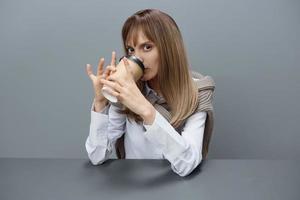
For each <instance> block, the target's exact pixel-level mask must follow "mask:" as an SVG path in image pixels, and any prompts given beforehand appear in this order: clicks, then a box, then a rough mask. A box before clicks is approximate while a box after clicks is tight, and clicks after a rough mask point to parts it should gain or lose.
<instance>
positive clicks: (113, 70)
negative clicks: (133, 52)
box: [106, 65, 117, 72]
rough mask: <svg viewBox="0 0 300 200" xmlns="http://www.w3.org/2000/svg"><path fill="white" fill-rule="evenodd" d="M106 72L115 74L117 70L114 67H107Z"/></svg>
mask: <svg viewBox="0 0 300 200" xmlns="http://www.w3.org/2000/svg"><path fill="white" fill-rule="evenodd" d="M106 70H109V71H112V72H116V71H117V68H116V67H115V66H112V65H109V66H107V67H106Z"/></svg>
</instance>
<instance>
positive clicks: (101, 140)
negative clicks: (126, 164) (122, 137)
mask: <svg viewBox="0 0 300 200" xmlns="http://www.w3.org/2000/svg"><path fill="white" fill-rule="evenodd" d="M94 103H95V102H94V101H93V104H92V108H91V123H90V130H89V135H88V137H87V139H86V142H85V148H86V151H87V154H88V157H89V159H90V161H91V162H92V164H93V165H98V164H102V163H103V162H104V161H105V160H107V159H108V158H109V157H110V155H111V154H112V151H113V149H112V146H111V144H110V143H109V141H108V136H107V127H108V112H109V108H110V104H108V105H106V106H105V107H104V108H103V109H102V110H101V111H100V112H95V110H94V106H95V105H94Z"/></svg>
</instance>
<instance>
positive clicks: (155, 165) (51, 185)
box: [0, 158, 300, 200]
mask: <svg viewBox="0 0 300 200" xmlns="http://www.w3.org/2000/svg"><path fill="white" fill-rule="evenodd" d="M299 164H300V161H299V160H298V161H292V160H206V161H205V162H203V163H202V164H201V165H200V166H199V167H198V168H196V170H195V171H194V172H193V173H192V174H191V175H189V176H187V177H180V176H178V175H177V174H175V173H174V172H172V171H171V168H170V166H169V163H168V161H166V160H108V161H107V162H106V163H105V164H103V165H98V166H93V165H92V164H91V163H90V162H89V161H88V160H84V159H14V158H0V199H1V200H15V199H18V200H19V199H22V200H27V199H28V200H35V199H37V200H47V199H49V200H50V199H51V200H52V199H57V200H58V199H63V200H68V199H72V200H76V199H80V200H89V199H97V200H99V199H105V200H107V199H122V200H126V199H130V200H133V199H151V200H153V199H171V200H175V199H181V200H182V199H186V200H190V199H197V200H200V199H205V200H208V199H218V200H221V199H222V200H224V199H230V200H234V199H243V200H247V199H251V200H254V199H255V200H259V199H263V200H267V199H272V200H276V199H280V200H283V199H284V200H288V199H295V200H299V199H300V172H299Z"/></svg>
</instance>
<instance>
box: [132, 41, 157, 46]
mask: <svg viewBox="0 0 300 200" xmlns="http://www.w3.org/2000/svg"><path fill="white" fill-rule="evenodd" d="M149 43H153V42H151V41H150V40H148V41H146V42H143V43H141V44H140V45H138V46H144V45H145V44H149ZM126 47H132V46H130V45H129V44H126Z"/></svg>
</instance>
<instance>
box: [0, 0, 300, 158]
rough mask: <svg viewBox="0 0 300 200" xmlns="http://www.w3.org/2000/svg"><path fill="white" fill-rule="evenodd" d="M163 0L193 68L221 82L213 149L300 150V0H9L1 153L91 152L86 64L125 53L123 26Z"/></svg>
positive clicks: (0, 23) (0, 46) (2, 11)
mask: <svg viewBox="0 0 300 200" xmlns="http://www.w3.org/2000/svg"><path fill="white" fill-rule="evenodd" d="M144 8H158V9H161V10H162V11H165V12H167V13H168V14H170V15H171V16H172V17H173V18H174V19H175V21H176V22H177V24H178V25H179V27H180V29H181V32H182V34H183V38H184V42H185V45H186V48H187V51H188V57H189V59H190V63H191V68H192V69H193V70H197V71H199V72H201V73H202V74H206V75H211V76H212V77H213V78H214V80H215V82H216V85H217V87H216V92H215V96H214V105H215V112H216V124H215V131H214V135H213V138H212V143H211V146H210V153H209V157H210V158H245V159H249V158H250V159H252V158H258V159H299V157H300V146H299V143H300V134H299V124H300V120H299V119H300V112H299V111H300V106H299V105H298V103H297V102H299V95H300V80H299V77H300V68H299V63H300V62H299V61H300V40H299V36H300V12H299V11H300V3H299V1H296V0H294V1H292V0H273V1H271V0H251V1H250V0H249V1H239V0H228V1H223V0H215V1H199V0H193V1H179V0H167V1H157V2H155V1H138V0H134V1H96V0H94V1H74V0H72V1H71V0H59V1H37V0H29V1H21V0H18V1H16V0H15V1H9V0H1V1H0V42H1V43H0V157H47V158H87V155H86V152H85V147H84V143H85V139H86V137H87V135H88V130H89V123H90V106H91V103H92V99H93V89H92V83H91V81H90V79H89V78H88V76H87V75H86V73H85V64H86V63H91V64H92V65H93V66H94V71H95V65H96V64H97V62H98V59H99V58H100V57H102V56H104V57H105V58H106V59H107V60H109V59H110V55H111V51H112V50H116V51H117V55H119V56H120V54H121V52H122V51H121V34H120V32H121V27H122V24H123V23H124V21H125V20H126V19H127V17H129V16H130V15H131V14H133V13H134V12H136V11H137V10H140V9H144Z"/></svg>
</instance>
